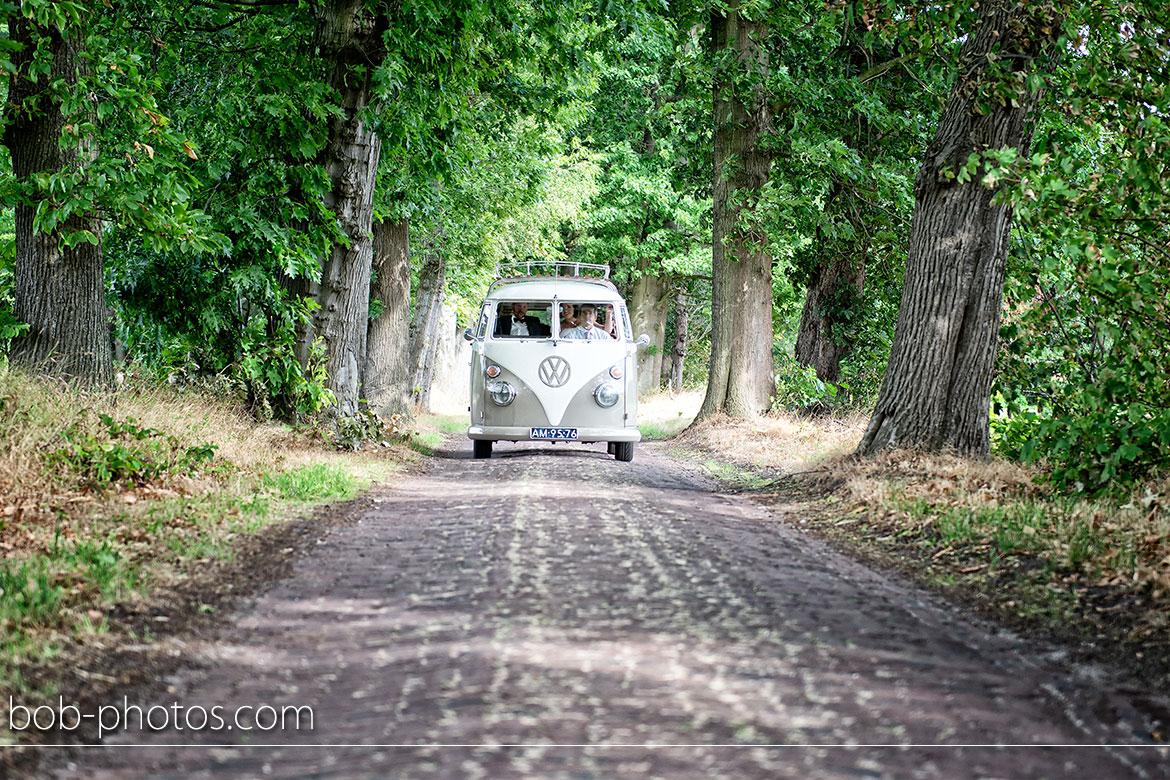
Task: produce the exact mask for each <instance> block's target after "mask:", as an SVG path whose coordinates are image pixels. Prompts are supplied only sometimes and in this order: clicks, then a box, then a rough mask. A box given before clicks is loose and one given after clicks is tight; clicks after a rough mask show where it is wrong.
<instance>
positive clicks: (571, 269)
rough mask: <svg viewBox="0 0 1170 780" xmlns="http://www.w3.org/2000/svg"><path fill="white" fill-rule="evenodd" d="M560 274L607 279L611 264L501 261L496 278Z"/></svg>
mask: <svg viewBox="0 0 1170 780" xmlns="http://www.w3.org/2000/svg"><path fill="white" fill-rule="evenodd" d="M558 276H569V277H577V278H580V279H595V280H599V281H607V280H608V279H609V266H608V265H605V264H603V263H572V262H568V261H565V260H524V261H522V262H516V263H500V264H499V265H497V266H496V279H497V280H500V279H517V278H524V279H540V278H549V277H558Z"/></svg>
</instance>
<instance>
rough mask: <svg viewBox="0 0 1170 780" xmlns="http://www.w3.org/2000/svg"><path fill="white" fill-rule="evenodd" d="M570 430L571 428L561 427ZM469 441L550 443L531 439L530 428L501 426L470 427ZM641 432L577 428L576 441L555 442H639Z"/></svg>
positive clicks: (629, 429) (630, 429) (635, 430)
mask: <svg viewBox="0 0 1170 780" xmlns="http://www.w3.org/2000/svg"><path fill="white" fill-rule="evenodd" d="M561 427H565V428H571V427H573V426H571V425H566V426H561ZM467 437H468V438H469V439H484V440H487V441H550V439H533V438H532V429H531V428H513V427H511V426H503V425H472V426H471V427H470V428H468V429H467ZM641 440H642V432H641V431H639V430H638V429H637V428H580V427H578V428H577V438H576V439H557V440H556V441H568V442H574V441H577V442H582V443H584V444H589V443H591V442H598V441H641Z"/></svg>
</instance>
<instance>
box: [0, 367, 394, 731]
mask: <svg viewBox="0 0 1170 780" xmlns="http://www.w3.org/2000/svg"><path fill="white" fill-rule="evenodd" d="M0 442H3V447H2V454H0V697H2V696H5V695H8V694H13V693H20V692H24V691H26V689H27V686H28V685H29V684H32V683H31V682H30V681H31V680H36V681H37V682H36V685H37V686H38V690H39V692H40V693H43V694H51V693H52V688H53V687H54V685H55V683H54V681H53V680H52V679H46V677H45V675H44V674H43V667H44V666H45V665H46V664H48V663H50V662H51V661H52V660H53V659H54V658H55V657H57V656H59V655H60V654H63V653H65V654H68V653H76V652H78V649H79V648H83V647H84V646H85V645H87V644H93V643H108V642H109V641H110V639H111V635H118V634H125V633H126V632H127V631H128V630H130V629H129V624H128V623H127V622H126V621H125V620H124V619H123V618H125V617H126V616H127V615H132V614H135V613H137V612H140V611H142V610H149V609H151V608H152V604H153V602H154V600H156V599H158V598H160V594H162V595H163V596H164V597H165V594H167V593H168V592H170V590H171V589H173V588H174V587H176V586H180V585H181V584H182V583H183V582H184V581H185V580H188V579H190V578H195V577H199V576H200V575H201V574H203V573H205V572H206V571H208V570H210V569H211V568H213V567H214V566H216V565H219V564H230V563H231V561H232V558H233V556H234V555H235V554H236V553H237V551H238V549H239V546H240V543H241V542H242V541H243V540H245V539H247V538H249V537H250V536H252V535H254V534H256V533H258V532H261V531H262V530H263V529H265V528H266V527H268V526H270V525H273V524H277V525H279V524H280V523H283V522H285V521H286V520H288V519H290V518H296V517H297V516H298V515H302V514H303V513H304V512H305V511H306V510H307V509H308V508H310V507H312V506H313V505H315V504H318V503H320V502H325V501H338V500H345V499H350V498H352V497H354V496H355V495H356V494H357V493H358V491H359V490H360V489H362V488H363V487H364V486H366V485H368V484H370V483H371V482H372V481H374V480H385V479H386V478H388V477H389V476H391V475H392V474H394V473H395V472H397V471H400V470H401V469H402V465H403V463H404V462H405V460H406V459H408V458H409V457H410V452H409V451H408V450H407V449H406V448H405V447H403V446H400V445H399V444H393V445H389V444H388V446H379V447H374V448H366V449H365V450H363V451H362V452H359V453H343V452H341V451H339V450H338V447H337V444H336V442H330V441H327V440H325V439H324V438H323V437H322V436H321V435H319V434H317V433H315V432H314V429H312V428H304V429H299V430H298V429H294V428H292V427H290V426H287V425H284V424H280V423H274V422H267V423H261V422H257V421H256V420H255V419H254V418H253V417H251V416H249V415H248V414H246V413H245V412H243V410H242V409H240V408H238V405H237V406H233V404H232V403H230V402H229V401H227V400H224V399H222V398H217V397H215V396H213V395H209V394H207V393H203V392H199V391H197V390H194V389H190V388H187V389H176V388H172V387H168V386H165V385H163V386H161V387H160V386H158V385H157V384H154V385H151V384H148V383H145V382H144V383H138V382H135V381H133V380H131V381H130V382H129V383H127V384H126V385H124V386H123V387H122V388H121V389H120V390H118V391H117V392H112V393H109V394H102V395H92V394H80V393H77V392H75V391H73V390H70V389H67V388H65V387H63V386H61V385H59V384H55V383H50V382H46V381H44V380H39V379H30V378H28V377H26V376H24V375H22V374H20V373H18V372H8V371H5V372H2V373H0ZM205 608H206V609H207V610H211V609H212V607H211V606H207V607H205ZM3 733H6V734H7V733H9V732H7V731H4V732H3Z"/></svg>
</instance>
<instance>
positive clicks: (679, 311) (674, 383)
mask: <svg viewBox="0 0 1170 780" xmlns="http://www.w3.org/2000/svg"><path fill="white" fill-rule="evenodd" d="M690 319H691V309H690V305H689V302H688V300H687V293H686V290H685V289H682V290H679V291H678V293H677V294H676V295H675V298H674V345H673V348H672V349H671V352H670V394H671V395H672V396H675V395H678V394H679V393H681V392H682V382H683V366H684V364H685V362H686V357H687V335H688V334H687V330H688V327H689V325H690Z"/></svg>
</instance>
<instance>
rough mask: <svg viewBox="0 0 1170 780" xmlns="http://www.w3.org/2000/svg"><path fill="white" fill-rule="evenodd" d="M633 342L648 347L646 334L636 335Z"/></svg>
mask: <svg viewBox="0 0 1170 780" xmlns="http://www.w3.org/2000/svg"><path fill="white" fill-rule="evenodd" d="M634 343H635V344H637V345H638V346H639V347H648V346H650V337H649V336H648V335H646V334H645V333H643V334H642V335H641V336H639V337H638V340H637V341H635V342H634Z"/></svg>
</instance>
